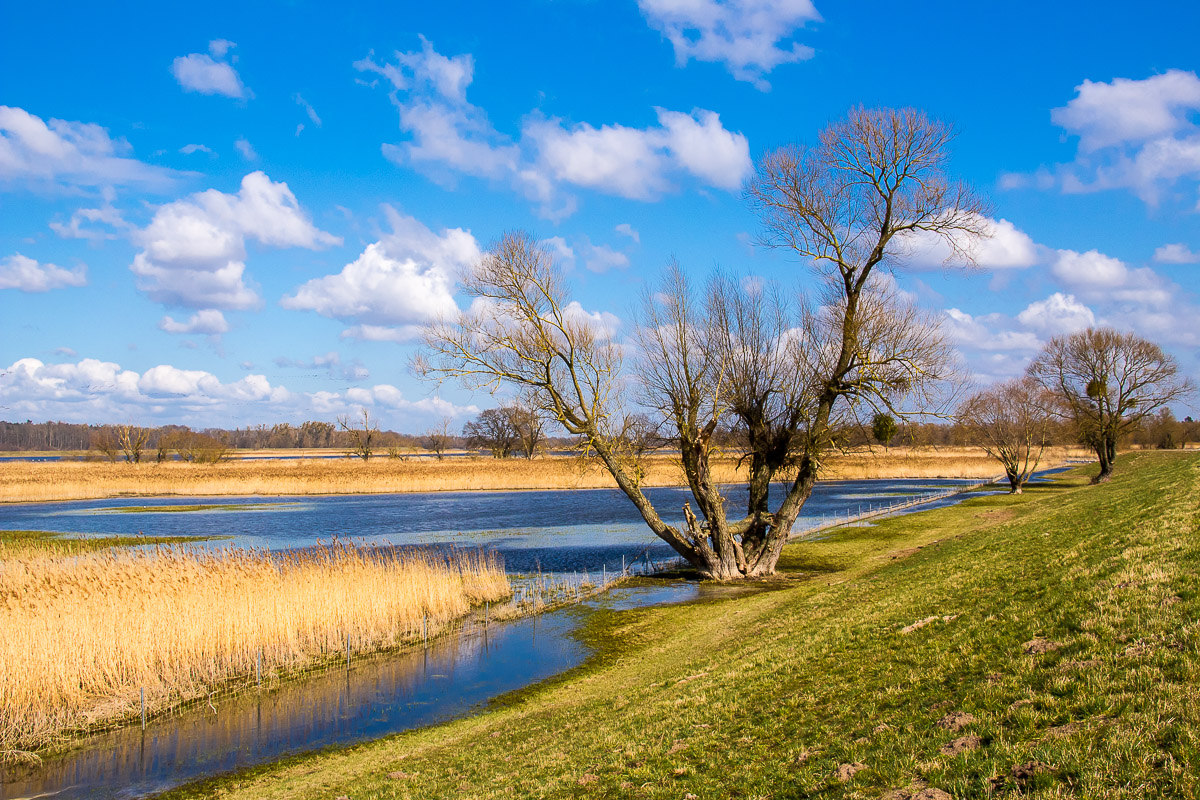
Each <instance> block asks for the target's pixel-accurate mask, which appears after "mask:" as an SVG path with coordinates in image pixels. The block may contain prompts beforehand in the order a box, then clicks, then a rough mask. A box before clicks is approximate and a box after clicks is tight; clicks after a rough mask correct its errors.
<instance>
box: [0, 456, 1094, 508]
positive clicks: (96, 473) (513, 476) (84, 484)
mask: <svg viewBox="0 0 1200 800" xmlns="http://www.w3.org/2000/svg"><path fill="white" fill-rule="evenodd" d="M1069 457H1084V458H1086V457H1087V452H1086V451H1084V450H1082V449H1079V448H1055V449H1054V450H1053V451H1048V452H1047V454H1046V458H1045V459H1044V464H1045V465H1047V466H1049V465H1051V464H1054V463H1060V462H1061V461H1062V460H1063V459H1065V458H1069ZM714 468H715V471H716V478H717V480H718V481H721V482H724V483H735V482H738V481H740V480H742V479H743V478H744V473H743V471H742V470H740V469H739V468H738V466H737V462H736V460H735V459H733V458H717V459H715V460H714ZM999 472H1000V467H999V465H998V463H997V462H995V461H993V460H992V459H990V458H988V457H987V455H986V454H985V453H984V452H983V451H982V450H979V449H977V448H969V447H958V448H937V449H934V448H900V447H893V448H891V449H890V450H888V451H884V450H882V449H875V450H871V451H867V450H863V451H857V452H850V453H844V454H842V453H839V454H836V455H833V456H832V457H831V458H830V459H829V461H828V462H827V464H826V465H825V469H824V471H823V477H824V478H825V479H827V480H846V479H863V478H985V477H991V476H993V475H996V474H998V473H999ZM644 483H645V485H646V486H681V485H683V484H684V480H683V472H682V470H681V469H680V468H679V466H678V465H677V464H676V463H675V461H674V459H672V458H671V457H670V456H666V455H657V456H651V457H650V458H648V459H647V468H646V477H645V481H644ZM615 485H616V484H615V483H614V482H613V480H612V477H611V476H610V475H609V474H608V473H607V472H605V471H604V468H603V467H601V466H599V465H598V464H595V463H583V462H581V461H580V460H579V459H576V458H572V457H569V456H551V457H547V458H537V459H533V460H532V461H529V460H526V459H505V460H498V459H494V458H476V457H451V458H446V459H443V460H441V461H438V460H437V459H433V458H409V459H394V458H386V457H384V458H374V459H371V460H370V461H366V462H364V461H361V460H357V459H356V460H351V459H344V458H342V459H296V460H252V459H251V460H239V461H230V462H226V463H222V464H190V463H183V462H172V463H163V464H155V463H148V464H123V463H117V464H114V463H110V462H94V461H59V462H38V463H35V462H27V461H25V462H21V461H13V462H5V463H3V464H0V502H17V503H22V502H41V501H53V500H86V499H93V498H101V497H120V496H166V495H176V496H184V497H205V496H232V495H312V494H378V493H389V492H440V491H473V490H484V491H505V490H513V489H599V488H613V487H615Z"/></svg>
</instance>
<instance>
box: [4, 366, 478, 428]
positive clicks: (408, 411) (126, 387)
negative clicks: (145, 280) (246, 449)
mask: <svg viewBox="0 0 1200 800" xmlns="http://www.w3.org/2000/svg"><path fill="white" fill-rule="evenodd" d="M312 363H313V364H318V363H319V366H322V367H326V368H328V369H329V370H330V372H331V375H332V373H333V372H337V371H342V372H353V371H354V370H355V369H357V367H355V365H353V364H352V365H345V364H342V363H341V362H340V359H338V358H336V354H328V355H326V356H317V357H315V358H314V359H313V362H312ZM242 367H243V369H248V368H250V365H248V364H243V365H242ZM355 374H359V375H362V374H363V373H362V372H357V373H355ZM339 377H345V376H339ZM363 377H365V375H364V376H363ZM361 405H367V406H370V407H371V408H372V409H373V411H375V412H377V413H373V414H372V416H375V417H376V418H377V419H378V420H379V422H380V424H381V425H382V426H384V427H390V428H394V429H397V430H401V431H411V432H416V431H420V430H423V429H425V428H426V427H427V426H428V425H430V424H432V423H434V422H436V421H437V420H440V419H442V418H443V417H446V416H451V417H455V418H461V417H464V416H469V415H474V414H478V413H479V409H478V408H477V407H475V406H473V405H467V406H458V405H455V404H453V403H451V402H449V401H447V400H444V399H441V398H438V397H426V398H418V399H415V400H410V399H408V398H407V397H405V396H404V394H403V392H401V391H400V390H399V389H397V388H396V387H395V386H391V385H389V384H380V385H377V386H370V387H354V388H351V389H348V390H346V391H345V392H340V393H339V392H329V391H317V392H292V391H289V390H288V389H287V388H286V387H284V386H281V385H276V384H273V383H272V382H271V381H270V380H268V379H267V377H266V376H264V375H259V374H250V375H245V376H244V377H242V378H240V379H239V380H236V381H231V382H225V381H222V380H221V379H220V378H218V377H217V376H216V375H214V374H212V373H210V372H205V371H203V370H192V369H184V368H180V367H177V366H174V365H171V364H159V365H158V366H155V367H152V368H150V369H147V370H146V371H145V372H144V373H141V374H139V373H137V372H136V371H133V370H130V369H125V368H122V367H121V365H119V364H116V363H113V362H110V361H100V360H97V359H94V358H85V359H81V360H79V361H78V362H74V363H62V364H47V363H44V362H42V361H40V360H39V359H36V358H22V359H18V360H17V361H16V362H14V363H13V364H12V365H11V366H9V367H8V368H2V367H0V407H4V408H7V409H8V410H9V411H8V413H11V414H16V415H19V416H20V418H21V419H24V418H26V417H29V418H30V419H61V420H63V421H67V422H88V423H93V424H96V423H113V422H125V421H130V420H132V421H133V422H134V423H135V424H140V425H155V424H159V425H161V424H168V423H170V424H180V423H182V424H187V425H193V426H197V427H207V426H221V427H229V426H230V425H231V424H237V423H238V422H241V424H247V423H249V422H253V421H265V422H269V423H274V422H279V421H284V420H288V421H294V422H300V421H303V420H309V419H314V418H321V417H325V418H332V417H333V416H335V415H338V414H345V413H353V412H354V411H356V410H357V408H358V407H359V406H361Z"/></svg>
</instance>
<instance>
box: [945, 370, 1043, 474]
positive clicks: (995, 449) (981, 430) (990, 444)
mask: <svg viewBox="0 0 1200 800" xmlns="http://www.w3.org/2000/svg"><path fill="white" fill-rule="evenodd" d="M1044 393H1045V389H1043V388H1042V387H1041V385H1040V384H1038V382H1037V381H1035V380H1033V379H1032V378H1028V377H1027V378H1023V379H1019V380H1010V381H1004V382H1003V383H998V384H996V385H995V386H992V387H991V388H988V389H984V390H982V391H979V392H976V393H975V394H973V395H971V396H970V397H969V398H967V400H966V401H965V402H963V404H962V405H961V406H959V409H958V415H957V420H958V423H959V424H960V425H962V427H963V429H964V430H965V431H966V433H967V436H968V437H969V439H970V441H971V443H972V444H975V445H978V446H979V447H982V448H983V449H984V450H985V451H987V454H988V455H989V456H991V457H992V458H994V459H996V460H997V461H999V462H1000V465H1001V466H1002V467H1003V468H1004V475H1005V477H1006V478H1008V485H1009V487H1010V488H1011V491H1012V493H1013V494H1020V493H1021V491H1022V488H1023V487H1024V486H1025V484H1026V483H1027V482H1028V481H1029V476H1030V475H1032V474H1033V472H1034V470H1036V469H1037V466H1038V463H1039V462H1040V461H1041V459H1042V452H1043V451H1044V450H1045V449H1046V444H1047V442H1048V441H1049V439H1050V424H1051V416H1050V414H1049V413H1048V412H1047V411H1046V409H1047V407H1048V406H1049V402H1048V400H1047V399H1046V398H1044V397H1043V396H1042V395H1043V394H1044Z"/></svg>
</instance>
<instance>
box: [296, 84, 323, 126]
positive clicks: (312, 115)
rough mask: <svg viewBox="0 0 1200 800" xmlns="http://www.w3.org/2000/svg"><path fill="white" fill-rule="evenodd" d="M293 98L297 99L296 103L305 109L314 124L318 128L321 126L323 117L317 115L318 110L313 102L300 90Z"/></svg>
mask: <svg viewBox="0 0 1200 800" xmlns="http://www.w3.org/2000/svg"><path fill="white" fill-rule="evenodd" d="M292 99H293V100H295V101H296V105H298V106H300V107H301V108H303V109H304V113H305V114H308V118H309V119H310V120H312V123H313V124H314V125H316V126H317V127H318V128H319V127H321V118H320V117H319V116H317V110H316V109H315V108H313V107H312V103H310V102H308V101H307V100H305V99H304V98H303V97H302V96H301V95H300V93H299V92H297V93H296V94H295V95H293V96H292Z"/></svg>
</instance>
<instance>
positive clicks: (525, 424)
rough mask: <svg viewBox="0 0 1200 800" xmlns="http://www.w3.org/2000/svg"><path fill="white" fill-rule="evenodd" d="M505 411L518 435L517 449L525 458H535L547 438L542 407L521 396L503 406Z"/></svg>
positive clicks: (509, 422)
mask: <svg viewBox="0 0 1200 800" xmlns="http://www.w3.org/2000/svg"><path fill="white" fill-rule="evenodd" d="M503 411H504V413H505V414H507V415H508V424H509V426H510V427H511V428H512V430H513V432H514V433H516V435H517V446H516V449H517V450H520V451H521V454H522V455H524V456H525V458H528V459H531V458H533V457H534V456H535V455H537V451H538V450H539V449H540V448H541V446H542V440H543V439H545V438H546V432H545V429H546V421H545V418H544V415H543V414H542V411H541V409H539V408H538V407H537V404H536V403H534V402H533V401H532V400H530V399H529V398H527V397H521V398H518V399H517V400H516V401H515V402H513V403H510V404H509V405H506V406H503Z"/></svg>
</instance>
